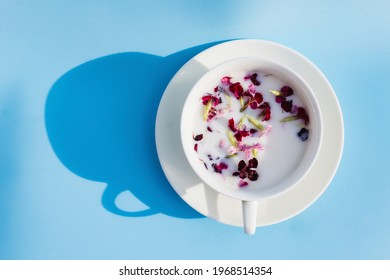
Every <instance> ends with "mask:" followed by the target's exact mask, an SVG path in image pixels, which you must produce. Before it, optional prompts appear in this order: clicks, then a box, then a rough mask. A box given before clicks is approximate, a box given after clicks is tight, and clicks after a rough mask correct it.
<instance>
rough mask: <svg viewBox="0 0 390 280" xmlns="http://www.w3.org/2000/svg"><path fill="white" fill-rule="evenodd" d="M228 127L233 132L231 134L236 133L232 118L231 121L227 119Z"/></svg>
mask: <svg viewBox="0 0 390 280" xmlns="http://www.w3.org/2000/svg"><path fill="white" fill-rule="evenodd" d="M228 127H229V128H230V129H231V131H233V132H236V131H237V128H236V127H235V125H234V119H233V118H231V119H229V121H228Z"/></svg>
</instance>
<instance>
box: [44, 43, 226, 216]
mask: <svg viewBox="0 0 390 280" xmlns="http://www.w3.org/2000/svg"><path fill="white" fill-rule="evenodd" d="M217 43H220V42H214V43H209V44H204V45H200V46H196V47H193V48H190V49H186V50H183V51H180V52H177V53H175V54H173V55H170V56H167V57H159V56H155V55H151V54H146V53H137V52H127V53H119V54H113V55H109V56H105V57H101V58H98V59H95V60H92V61H88V62H86V63H84V64H82V65H79V66H77V67H75V68H73V69H71V70H70V71H68V72H67V73H65V74H64V75H63V76H61V77H60V78H59V79H58V80H57V81H56V82H55V84H54V85H53V86H52V88H51V90H50V92H49V94H48V97H47V100H46V108H45V110H46V111H45V121H46V129H47V133H48V137H49V140H50V143H51V145H52V147H53V150H54V152H55V153H56V155H57V156H58V158H59V159H60V161H61V162H62V163H63V164H64V165H65V166H66V167H67V168H68V169H69V170H71V171H72V172H73V173H75V174H77V175H79V176H81V177H83V178H86V179H88V180H93V181H98V182H105V183H107V187H106V189H105V190H104V192H103V195H102V205H103V207H104V208H105V209H107V210H108V211H110V212H112V213H114V214H117V215H121V216H127V217H143V216H148V215H153V214H157V213H163V214H165V215H169V216H173V217H179V218H188V219H190V218H201V217H203V215H201V214H199V213H198V212H196V211H195V210H193V209H192V208H191V207H190V206H188V205H187V204H186V203H185V202H184V201H183V200H182V199H181V198H180V197H179V196H178V195H177V194H176V192H175V191H174V190H173V188H172V187H171V186H170V184H169V183H168V181H167V179H166V178H165V175H164V173H163V171H162V169H161V166H160V163H159V160H158V157H157V151H156V145H155V135H154V131H155V119H156V113H157V108H158V104H159V102H160V99H161V97H162V94H163V92H164V90H165V88H166V86H167V85H168V83H169V81H170V79H171V78H172V77H173V75H174V74H175V73H176V72H177V71H178V70H179V69H180V67H181V66H182V65H183V64H184V63H185V62H187V61H188V60H189V59H190V58H192V57H193V56H194V55H196V54H198V53H199V52H201V51H202V50H204V49H206V48H208V47H210V46H213V45H215V44H217ZM172 106H174V104H172ZM172 137H176V136H175V135H172ZM177 137H178V136H177ZM126 191H130V192H131V193H132V194H133V195H134V196H135V197H136V198H137V199H138V200H139V201H141V202H142V203H143V204H144V205H145V206H146V207H147V208H146V209H144V210H140V211H128V210H124V209H121V207H119V206H118V205H117V203H116V199H117V197H118V196H119V195H120V194H121V193H124V192H126Z"/></svg>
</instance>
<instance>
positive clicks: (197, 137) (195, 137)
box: [194, 134, 203, 141]
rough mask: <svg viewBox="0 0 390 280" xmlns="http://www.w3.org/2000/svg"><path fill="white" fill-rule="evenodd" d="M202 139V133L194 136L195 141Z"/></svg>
mask: <svg viewBox="0 0 390 280" xmlns="http://www.w3.org/2000/svg"><path fill="white" fill-rule="evenodd" d="M202 139H203V134H198V135H196V136H194V140H195V141H200V140H202Z"/></svg>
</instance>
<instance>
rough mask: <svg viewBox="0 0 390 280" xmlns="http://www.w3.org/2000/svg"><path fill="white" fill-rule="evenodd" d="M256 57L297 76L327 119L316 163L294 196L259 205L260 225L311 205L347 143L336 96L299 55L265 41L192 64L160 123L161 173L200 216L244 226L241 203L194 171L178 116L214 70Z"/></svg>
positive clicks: (167, 96) (222, 47) (211, 53)
mask: <svg viewBox="0 0 390 280" xmlns="http://www.w3.org/2000/svg"><path fill="white" fill-rule="evenodd" d="M242 56H258V57H263V58H267V59H272V60H275V61H277V62H279V63H283V64H285V65H286V66H288V67H290V68H292V69H293V70H294V71H296V72H297V73H298V74H299V75H300V76H301V77H302V78H303V79H305V80H306V82H308V84H309V85H310V87H311V88H312V89H313V91H314V92H315V93H316V96H317V98H318V101H319V104H320V107H321V111H322V114H323V120H324V123H323V125H324V127H323V128H324V130H323V143H322V147H321V150H320V153H319V156H318V159H317V161H316V163H315V164H314V166H313V168H312V169H311V171H310V172H309V173H308V175H307V176H306V177H305V178H304V179H303V180H302V182H301V183H300V184H299V185H298V186H297V187H295V188H293V189H291V190H290V191H288V192H286V193H284V194H282V195H280V196H278V197H274V198H271V199H266V200H264V201H262V202H261V203H259V209H258V215H257V226H265V225H270V224H274V223H278V222H281V221H284V220H286V219H289V218H291V217H293V216H295V215H297V214H299V213H300V212H301V211H303V210H304V209H305V208H307V207H308V206H310V205H311V204H312V203H313V202H314V201H315V200H316V199H317V198H318V197H319V196H320V195H321V194H322V193H323V192H324V191H325V189H326V188H327V187H328V185H329V183H330V182H331V180H332V178H333V176H334V174H335V172H336V170H337V167H338V165H339V162H340V159H341V154H342V150H343V143H344V127H343V117H342V113H341V109H340V105H339V103H338V100H337V97H336V95H335V93H334V91H333V89H332V87H331V85H330V84H329V82H328V81H327V79H326V78H325V76H324V75H323V74H322V73H321V71H320V70H319V69H318V68H317V67H316V66H315V65H314V64H313V63H312V62H310V61H309V60H308V59H306V58H305V57H304V56H302V55H301V54H299V53H297V52H295V51H293V50H291V49H289V48H287V47H284V46H282V45H279V44H276V43H273V42H269V41H262V40H236V41H229V42H226V43H222V44H219V45H216V46H213V47H211V48H209V49H207V50H205V51H203V52H201V53H200V54H198V55H197V56H195V57H194V58H192V59H191V60H189V61H188V62H187V63H186V64H185V65H184V66H183V67H182V68H181V69H180V70H179V71H178V72H177V73H176V75H175V76H174V77H173V78H172V80H171V82H170V83H169V85H168V87H167V88H166V90H165V92H164V95H163V97H162V99H161V101H160V105H159V108H158V112H157V118H156V131H155V133H156V145H157V153H158V157H159V160H160V163H161V166H162V169H163V171H164V173H165V175H166V177H167V179H168V181H169V182H170V184H171V185H172V187H173V188H174V189H175V191H176V192H177V193H178V194H179V195H180V196H181V197H182V198H183V199H184V201H186V202H187V203H188V204H189V205H190V206H191V207H192V208H194V209H195V210H197V211H198V212H200V213H201V214H203V215H205V216H207V217H210V218H212V219H215V220H217V221H219V222H222V223H226V224H229V225H235V226H242V210H241V201H239V200H235V199H232V198H229V197H226V196H224V195H221V194H218V193H217V192H216V191H214V190H213V189H211V188H210V187H208V186H207V185H205V184H204V183H203V182H202V181H201V180H200V179H199V177H198V176H197V175H196V174H195V172H194V171H193V170H192V169H191V167H190V165H189V163H188V162H187V159H186V157H185V155H184V152H183V149H182V146H181V142H180V128H179V126H180V115H181V110H182V107H183V104H184V101H185V99H186V97H187V94H188V93H189V91H190V89H191V88H192V86H193V85H194V84H195V82H196V81H197V80H198V79H199V78H200V77H201V76H202V75H203V74H204V73H205V72H206V71H207V70H209V69H210V68H212V67H214V66H215V65H217V64H219V63H221V62H224V61H226V60H229V59H232V58H236V57H242Z"/></svg>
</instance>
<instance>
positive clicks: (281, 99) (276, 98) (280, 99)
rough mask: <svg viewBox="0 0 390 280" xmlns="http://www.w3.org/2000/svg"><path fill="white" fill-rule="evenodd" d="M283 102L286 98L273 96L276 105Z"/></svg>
mask: <svg viewBox="0 0 390 280" xmlns="http://www.w3.org/2000/svg"><path fill="white" fill-rule="evenodd" d="M284 100H286V98H285V97H283V96H275V102H276V103H282V102H283V101H284Z"/></svg>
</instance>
